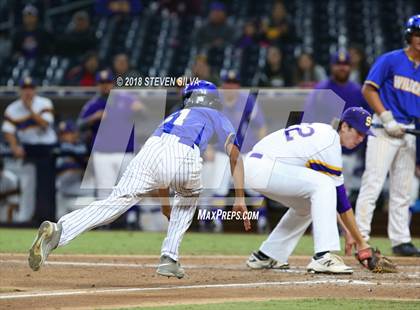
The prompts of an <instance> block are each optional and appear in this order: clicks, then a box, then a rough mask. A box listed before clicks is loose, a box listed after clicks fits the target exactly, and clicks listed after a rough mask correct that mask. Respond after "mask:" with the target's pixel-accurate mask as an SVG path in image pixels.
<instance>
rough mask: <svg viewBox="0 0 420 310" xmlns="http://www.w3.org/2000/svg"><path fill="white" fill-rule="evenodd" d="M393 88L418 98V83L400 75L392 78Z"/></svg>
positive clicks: (419, 94) (419, 91)
mask: <svg viewBox="0 0 420 310" xmlns="http://www.w3.org/2000/svg"><path fill="white" fill-rule="evenodd" d="M394 87H395V88H396V89H401V90H403V91H406V92H409V93H412V94H414V95H416V96H420V83H419V82H417V81H415V80H412V79H409V78H407V77H404V76H401V75H395V76H394Z"/></svg>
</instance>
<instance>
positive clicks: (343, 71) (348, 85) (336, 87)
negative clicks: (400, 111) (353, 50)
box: [315, 51, 371, 111]
mask: <svg viewBox="0 0 420 310" xmlns="http://www.w3.org/2000/svg"><path fill="white" fill-rule="evenodd" d="M330 71H331V76H330V78H329V79H327V80H325V81H322V82H320V83H318V84H317V85H316V86H315V89H332V90H333V91H334V92H335V93H336V94H337V95H338V96H339V97H340V98H342V99H343V100H344V101H345V102H346V104H345V106H344V108H343V111H344V110H346V109H348V108H350V107H353V106H356V107H363V108H364V109H366V110H368V111H371V108H370V107H369V106H368V104H367V103H366V101H365V99H364V98H363V96H362V93H361V86H360V84H358V83H355V82H352V81H350V72H351V63H350V55H349V53H348V52H346V51H339V52H337V53H335V54H333V55H331V59H330Z"/></svg>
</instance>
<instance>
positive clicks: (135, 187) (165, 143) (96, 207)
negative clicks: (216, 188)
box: [59, 134, 202, 260]
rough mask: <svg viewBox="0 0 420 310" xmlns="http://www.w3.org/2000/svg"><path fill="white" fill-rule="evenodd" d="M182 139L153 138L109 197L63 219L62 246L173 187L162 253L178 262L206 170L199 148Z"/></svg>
mask: <svg viewBox="0 0 420 310" xmlns="http://www.w3.org/2000/svg"><path fill="white" fill-rule="evenodd" d="M178 140H179V138H178V137H176V136H173V135H168V134H163V135H162V136H161V137H151V138H149V139H148V140H147V142H146V144H145V145H144V147H143V148H142V149H141V151H140V152H139V153H138V154H137V156H136V157H135V158H134V159H133V160H132V161H131V163H130V164H129V166H128V167H127V170H126V171H125V172H124V174H123V176H122V178H121V180H120V181H119V182H118V185H117V186H116V187H115V188H114V189H113V191H112V193H111V195H110V196H109V197H108V198H106V199H104V200H100V201H95V202H93V203H91V204H90V205H89V206H87V207H85V208H83V209H79V210H76V211H73V212H71V213H69V214H67V215H65V216H63V217H62V218H61V219H60V220H59V223H61V224H62V227H63V231H62V234H61V238H60V242H59V246H63V245H65V244H67V243H69V242H70V241H71V240H72V239H74V238H75V237H77V236H78V235H80V234H81V233H83V232H85V231H88V230H91V229H93V228H95V227H98V226H101V225H105V224H107V223H110V222H112V221H114V220H116V219H117V218H118V217H119V216H120V215H122V214H123V213H124V212H125V211H127V210H128V209H129V208H130V207H131V206H132V205H134V204H136V203H137V202H139V201H140V200H141V199H142V197H143V196H146V195H147V194H148V193H150V192H151V191H153V190H155V189H158V188H166V187H171V188H172V189H173V190H174V191H175V202H174V204H173V206H172V211H171V219H170V221H169V226H168V233H167V237H166V238H165V240H164V242H163V245H162V251H161V252H162V255H163V254H165V255H168V256H170V257H171V258H173V259H174V260H178V248H179V245H180V243H181V240H182V237H183V236H184V233H185V232H186V231H187V229H188V227H189V226H190V224H191V221H192V218H193V216H194V213H195V209H196V206H197V200H198V196H199V193H200V191H201V177H200V176H201V167H202V159H201V157H200V151H199V149H198V147H196V146H194V148H192V147H190V146H187V145H185V144H181V143H179V142H178Z"/></svg>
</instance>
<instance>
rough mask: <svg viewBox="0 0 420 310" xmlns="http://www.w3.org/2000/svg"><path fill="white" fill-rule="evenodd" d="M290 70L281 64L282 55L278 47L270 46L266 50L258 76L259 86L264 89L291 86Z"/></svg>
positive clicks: (283, 63)
mask: <svg viewBox="0 0 420 310" xmlns="http://www.w3.org/2000/svg"><path fill="white" fill-rule="evenodd" d="M291 76H292V74H291V70H290V68H289V66H288V65H287V64H285V62H283V53H282V52H281V51H280V49H279V48H278V47H274V46H270V47H269V48H268V50H267V60H266V66H265V69H264V71H263V72H262V74H261V76H260V81H259V85H260V86H264V87H288V86H292V81H291Z"/></svg>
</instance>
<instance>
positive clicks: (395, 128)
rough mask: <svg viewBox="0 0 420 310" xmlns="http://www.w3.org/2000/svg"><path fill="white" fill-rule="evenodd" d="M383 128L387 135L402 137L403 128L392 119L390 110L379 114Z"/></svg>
mask: <svg viewBox="0 0 420 310" xmlns="http://www.w3.org/2000/svg"><path fill="white" fill-rule="evenodd" d="M379 117H380V119H381V121H382V124H383V125H384V129H385V131H386V133H387V134H388V135H390V136H391V137H394V138H402V137H403V136H404V133H405V132H404V129H403V127H401V125H400V124H398V123H397V121H396V120H395V119H394V116H393V115H392V113H391V111H384V112H382V113H381V115H379Z"/></svg>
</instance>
